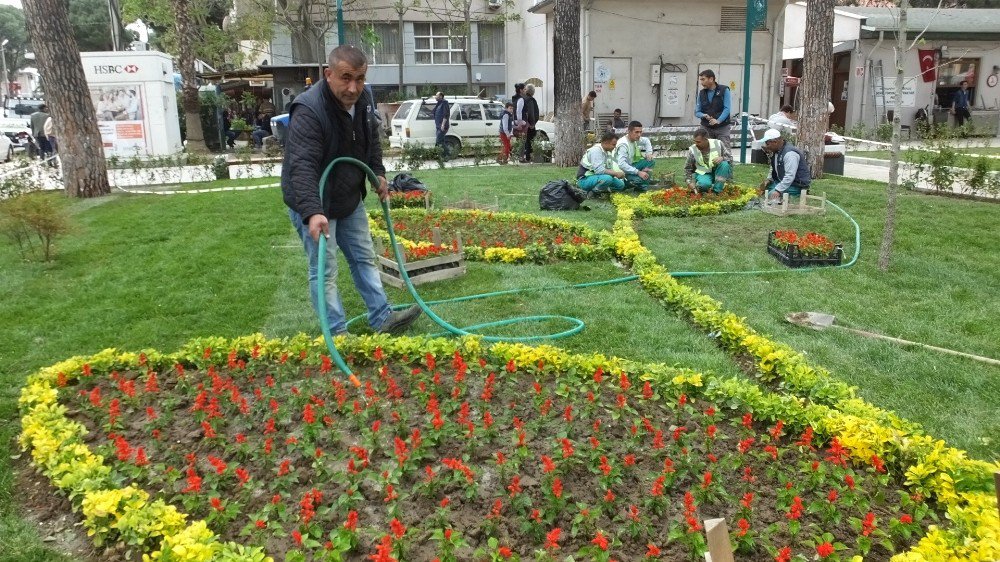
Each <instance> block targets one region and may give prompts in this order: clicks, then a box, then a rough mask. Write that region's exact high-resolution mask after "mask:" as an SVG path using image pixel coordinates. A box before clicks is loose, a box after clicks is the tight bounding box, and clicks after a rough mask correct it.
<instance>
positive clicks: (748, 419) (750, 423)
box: [742, 412, 753, 429]
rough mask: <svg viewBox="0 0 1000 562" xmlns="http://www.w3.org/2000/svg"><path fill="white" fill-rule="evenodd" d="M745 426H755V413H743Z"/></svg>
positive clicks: (748, 427)
mask: <svg viewBox="0 0 1000 562" xmlns="http://www.w3.org/2000/svg"><path fill="white" fill-rule="evenodd" d="M742 423H743V427H745V428H747V429H750V428H751V426H753V414H751V413H750V412H747V413H745V414H743V422H742Z"/></svg>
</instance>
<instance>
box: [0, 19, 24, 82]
mask: <svg viewBox="0 0 1000 562" xmlns="http://www.w3.org/2000/svg"><path fill="white" fill-rule="evenodd" d="M0 38H2V39H6V40H7V44H6V45H4V47H3V55H4V57H5V60H6V62H7V76H5V77H4V80H0V82H4V83H10V82H11V81H12V79H13V78H14V77H15V76H17V71H18V70H20V69H21V67H23V66H24V53H25V52H26V51H27V45H28V32H27V31H26V30H25V24H24V12H23V11H22V10H20V9H18V8H15V7H14V6H0ZM2 39H0V40H2ZM6 93H7V92H0V94H6Z"/></svg>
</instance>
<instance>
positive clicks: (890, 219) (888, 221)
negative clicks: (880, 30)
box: [878, 0, 909, 271]
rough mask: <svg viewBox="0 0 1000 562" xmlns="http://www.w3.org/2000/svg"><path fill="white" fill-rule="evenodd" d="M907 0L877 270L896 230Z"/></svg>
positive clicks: (883, 268) (901, 19)
mask: <svg viewBox="0 0 1000 562" xmlns="http://www.w3.org/2000/svg"><path fill="white" fill-rule="evenodd" d="M908 8H909V0H903V3H902V5H900V8H899V40H898V43H897V44H896V92H895V96H894V98H893V102H892V108H893V113H892V148H891V149H890V152H889V184H888V185H887V186H886V204H885V225H884V226H883V227H882V244H881V245H880V246H879V249H878V268H879V270H880V271H886V270H888V269H889V259H890V258H891V257H892V240H893V235H894V234H895V230H896V190H897V188H898V187H899V141H900V138H899V130H900V124H899V115H900V114H901V113H902V112H901V111H900V108H901V107H902V105H903V57H904V56H905V55H906V50H907V49H906V10H907V9H908Z"/></svg>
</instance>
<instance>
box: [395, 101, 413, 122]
mask: <svg viewBox="0 0 1000 562" xmlns="http://www.w3.org/2000/svg"><path fill="white" fill-rule="evenodd" d="M411 107H413V102H409V101H408V102H405V103H404V104H403V105H401V106H399V109H397V110H396V115H394V116H393V117H392V118H393V119H406V118H407V117H409V116H410V108H411Z"/></svg>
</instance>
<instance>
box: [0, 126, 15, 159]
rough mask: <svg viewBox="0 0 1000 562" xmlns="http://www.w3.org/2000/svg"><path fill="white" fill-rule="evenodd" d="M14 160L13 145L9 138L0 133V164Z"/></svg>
mask: <svg viewBox="0 0 1000 562" xmlns="http://www.w3.org/2000/svg"><path fill="white" fill-rule="evenodd" d="M12 158H14V143H13V142H11V140H10V137H8V136H7V135H6V134H4V133H0V162H10V161H11V159H12Z"/></svg>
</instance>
